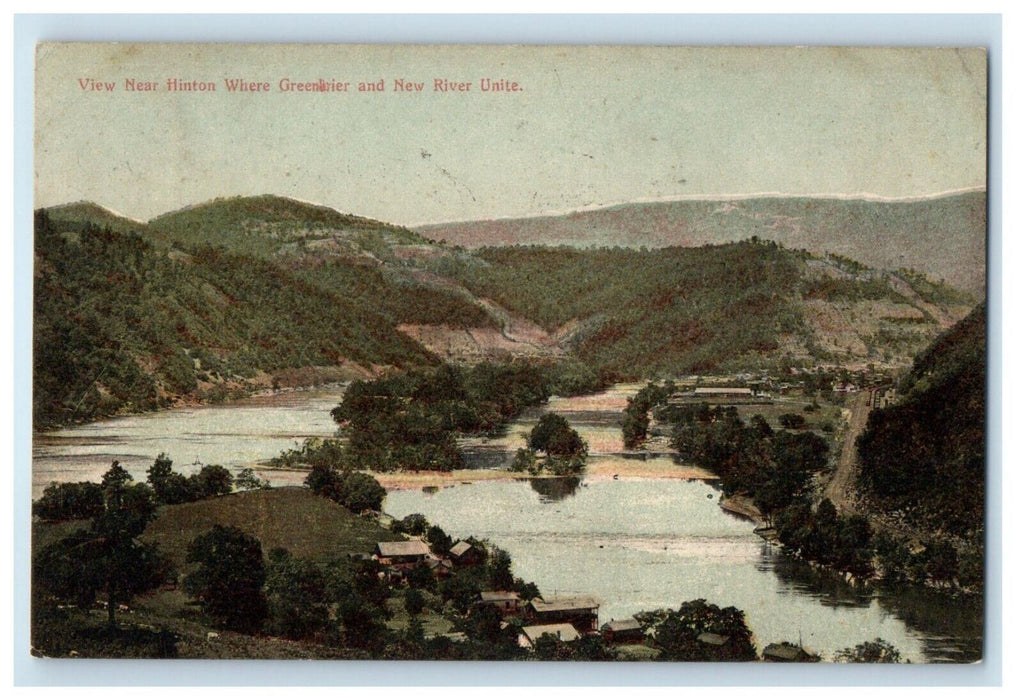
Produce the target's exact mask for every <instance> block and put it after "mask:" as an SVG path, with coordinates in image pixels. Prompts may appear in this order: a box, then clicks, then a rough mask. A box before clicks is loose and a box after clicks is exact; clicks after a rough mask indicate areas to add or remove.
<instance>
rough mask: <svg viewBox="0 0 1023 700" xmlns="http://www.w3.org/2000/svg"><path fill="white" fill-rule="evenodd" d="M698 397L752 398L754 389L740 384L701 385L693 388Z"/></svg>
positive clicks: (695, 396)
mask: <svg viewBox="0 0 1023 700" xmlns="http://www.w3.org/2000/svg"><path fill="white" fill-rule="evenodd" d="M693 397H694V398H697V399H752V398H753V390H752V389H750V388H748V387H740V386H701V387H697V388H696V389H693Z"/></svg>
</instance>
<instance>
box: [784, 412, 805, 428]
mask: <svg viewBox="0 0 1023 700" xmlns="http://www.w3.org/2000/svg"><path fill="white" fill-rule="evenodd" d="M778 422H779V423H781V427H783V428H787V429H789V430H799V429H800V428H804V427H806V418H805V417H804V416H801V415H799V414H798V413H783V414H781V415H780V416H778Z"/></svg>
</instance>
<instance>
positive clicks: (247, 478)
mask: <svg viewBox="0 0 1023 700" xmlns="http://www.w3.org/2000/svg"><path fill="white" fill-rule="evenodd" d="M234 485H235V488H237V489H238V490H240V491H254V490H256V489H268V488H270V482H269V481H267V480H266V479H261V478H259V476H258V475H257V474H256V470H254V469H253V468H252V467H245V468H244V469H242V470H241V471H240V472H238V475H237V476H235V478H234Z"/></svg>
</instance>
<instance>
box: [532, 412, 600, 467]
mask: <svg viewBox="0 0 1023 700" xmlns="http://www.w3.org/2000/svg"><path fill="white" fill-rule="evenodd" d="M529 448H530V449H531V450H534V451H540V452H546V453H547V454H548V455H551V456H557V457H570V456H576V455H581V454H582V453H583V452H585V451H586V443H585V442H583V439H582V438H581V437H579V433H577V432H576V431H574V430H572V428H571V427H570V426H569V424H568V421H567V420H566V419H565V418H564V416H559V415H558V414H557V413H545V414H543V416H541V417H540V421H539V422H538V423H537V424H536V426H535V427H534V428H533V429H532V430H531V431H530V433H529Z"/></svg>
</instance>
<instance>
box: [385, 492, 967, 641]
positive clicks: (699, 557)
mask: <svg viewBox="0 0 1023 700" xmlns="http://www.w3.org/2000/svg"><path fill="white" fill-rule="evenodd" d="M552 481H554V480H552V479H542V480H539V479H538V480H529V482H528V484H527V483H525V482H480V483H476V484H471V485H460V486H456V487H453V488H446V489H441V490H440V491H439V492H438V493H435V494H432V495H430V496H424V494H422V493H421V492H417V491H394V492H391V493H389V494H388V496H387V500H386V502H385V504H384V506H385V509H386V510H387V512H388V513H390V514H391V515H393V516H395V517H398V518H401V517H404V516H406V515H408V514H410V513H422V514H424V515H425V516H426V517H427V518H428V519H429V520H430V521H431V522H433V523H436V524H438V525H440V526H441V527H443V528H444V529H445V531H447V532H448V534H450V535H452V536H453V537H466V536H468V535H475V536H477V537H485V538H488V539H490V540H491V541H493V542H494V543H496V544H498V545H499V546H500V547H502V548H504V549H506V550H508V552H509V553H510V554H511V556H512V560H513V561H514V567H515V574H516V575H517V576H521V577H523V578H524V579H526V580H531V581H534V582H536V583H537V584H538V585H539V586H540V589H541V591H542V592H543V593H545V594H587V595H593V596H595V597H596V598H597V599H598V600H600V601H601V609H600V618H601V621H602V622H604V621H607V620H609V619H620V618H622V617H627V616H629V615H632V614H634V613H636V612H639V611H641V610H653V609H657V608H666V607H673V608H677V607H678V606H679V605H680V604H681V603H682V602H683V601H686V600H694V599H697V598H704V599H706V600H707V601H709V602H711V603H715V604H717V605H721V606H728V605H734V606H736V607H738V608H739V609H741V610H744V611H745V612H746V615H747V619H748V621H749V625H750V627H751V629H752V630H753V632H754V635H755V638H756V641H757V643H758V644H759V645H760V646H761V647H763V646H765V645H766V644H769V643H771V642H777V641H783V640H787V641H792V642H797V641H799V640H802V641H803V643H804V644H805V645H806V647H807V648H808V649H810V650H812V651H815V652H818V653H821V654H823V655H824V656H825V658H831V657H832V656H833V654H834V653H835V652H836V651H839V650H841V649H844V648H847V647H853V646H855V645H857V644H860V643H862V642H865V641H870V640H873V639H875V638H878V637H880V638H882V639H885V640H887V641H889V642H891V643H893V644H894V645H895V646H896V647H897V648H898V649H899V650H900V651H901V652H902V654H903V656H905V657H906V658H909V659H911V660H914V661H924V660H934V661H938V660H945V659H949V658H957V659H971V658H976V655H977V654H978V653H979V647H976V643H975V642H976V640H975V639H974V638H973V637H972V635H973V631H972V630H971V628H970V626H969V624H968V622H969V619H971V618H970V615H969V614H963V615H962V617H963V618H964V619H963V621H962V624H960V622H959V621H955V620H953V621H950V622H947V624H946V625H945V626H940V625H933V624H928V623H927V621H926V619H925V618H924V614H923V612H922V611H927V612H928V613H929V614H932V615H933V616H934V617H936V618H937V617H939V616H941V615H942V613H943V610H944V609H945V607H946V606H947V602H942V601H941V600H937V599H935V600H930V601H924V602H920V603H918V604H917V605H918V607H920V611H918V612H917V613H916V614H915V615H914V614H911V613H912V610H911V609H907V607H906V606H905V604H903V603H899V604H896V603H895V602H893V601H892V600H889V598H888V597H886V596H885V595H874V594H871V593H869V592H866V591H863V590H857V589H856V588H854V587H851V586H849V585H847V584H845V583H844V582H843V581H840V580H836V579H835V578H833V577H825V576H820V575H818V574H816V572H814V570H813V569H810V568H809V567H806V566H804V565H801V564H799V563H798V562H793V561H792V560H790V559H789V558H788V557H786V556H784V555H782V554H781V553H780V551H779V550H778V549H777V548H776V547H774V546H772V545H770V544H767V543H765V542H764V541H763V540H761V539H760V538H759V537H757V536H756V535H754V534H753V533H752V527H751V525H750V523H749V522H748V521H744V520H740V519H736V518H732V517H730V516H729V515H728V514H726V513H725V512H723V511H722V510H721V508H720V507H719V506H718V504H717V501H718V495H719V494H718V492H717V491H716V490H715V489H714V487H713V486H712V485H709V484H706V483H704V482H699V481H693V482H683V481H666V480H658V481H642V480H630V481H624V480H623V481H586V480H582V481H581V482H580V483H578V484H574V485H573V486H572V491H571V494H572V495H571V497H565V498H551V497H550V494H549V493H548V492H547V491H548V490H549V489H552V488H555V487H554V486H553V485H551V484H550V482H552ZM540 482H545V483H543V484H542V485H541V484H540ZM538 485H539V486H540V488H539V489H537V486H538ZM566 486H567V485H566ZM559 488H560V487H559ZM558 493H559V494H560V491H559V492H558ZM708 495H710V496H712V497H711V498H707V496H708ZM975 647H976V649H975ZM948 649H952V650H954V651H953V652H950V651H948ZM942 650H944V651H942Z"/></svg>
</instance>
